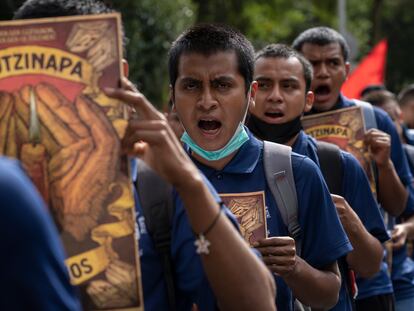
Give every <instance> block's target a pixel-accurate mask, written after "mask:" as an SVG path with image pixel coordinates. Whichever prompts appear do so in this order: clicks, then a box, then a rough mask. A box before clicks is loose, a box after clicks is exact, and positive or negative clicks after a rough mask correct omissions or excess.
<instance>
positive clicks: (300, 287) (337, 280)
mask: <svg viewBox="0 0 414 311" xmlns="http://www.w3.org/2000/svg"><path fill="white" fill-rule="evenodd" d="M296 271H297V272H296V273H292V275H290V276H287V277H284V278H283V279H284V280H285V282H286V284H287V285H288V286H289V288H291V289H292V291H293V295H294V296H295V297H296V298H298V299H299V301H301V302H302V303H303V304H305V305H307V306H310V307H312V308H318V309H330V308H332V307H333V306H335V305H336V303H337V301H338V296H339V290H340V287H341V276H340V274H339V269H338V265H337V264H336V262H335V263H334V264H332V269H329V270H318V269H315V268H313V267H312V266H310V265H309V264H308V263H307V262H306V261H304V260H303V259H301V258H299V257H297V270H296Z"/></svg>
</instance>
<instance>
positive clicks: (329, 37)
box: [292, 27, 349, 61]
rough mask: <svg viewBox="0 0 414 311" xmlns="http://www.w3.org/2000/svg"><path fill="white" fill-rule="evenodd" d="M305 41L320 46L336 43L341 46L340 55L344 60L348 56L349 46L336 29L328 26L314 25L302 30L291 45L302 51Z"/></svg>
mask: <svg viewBox="0 0 414 311" xmlns="http://www.w3.org/2000/svg"><path fill="white" fill-rule="evenodd" d="M305 43H309V44H316V45H320V46H324V45H328V44H331V43H338V44H339V45H340V47H341V51H342V56H343V58H344V60H345V61H348V58H349V46H348V43H347V42H346V40H345V38H344V37H343V36H342V35H341V34H340V33H339V32H337V31H336V30H334V29H332V28H329V27H314V28H309V29H307V30H305V31H304V32H302V33H301V34H300V35H299V36H297V37H296V39H295V40H294V41H293V43H292V46H293V48H294V49H295V50H297V51H299V52H302V47H303V45H304V44H305Z"/></svg>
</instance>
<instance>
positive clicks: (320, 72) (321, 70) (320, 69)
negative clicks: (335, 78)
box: [314, 63, 329, 79]
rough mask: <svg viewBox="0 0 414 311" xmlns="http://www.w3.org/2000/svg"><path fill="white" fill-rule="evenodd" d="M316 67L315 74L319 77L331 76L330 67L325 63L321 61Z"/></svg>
mask: <svg viewBox="0 0 414 311" xmlns="http://www.w3.org/2000/svg"><path fill="white" fill-rule="evenodd" d="M314 69H315V71H316V72H315V76H316V77H317V78H319V79H325V78H328V77H329V71H328V67H327V66H326V64H325V63H320V64H319V65H318V66H317V68H314Z"/></svg>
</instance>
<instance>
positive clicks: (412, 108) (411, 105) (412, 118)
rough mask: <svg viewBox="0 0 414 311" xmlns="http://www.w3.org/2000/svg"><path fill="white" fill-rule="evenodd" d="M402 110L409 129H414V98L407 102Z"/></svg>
mask: <svg viewBox="0 0 414 311" xmlns="http://www.w3.org/2000/svg"><path fill="white" fill-rule="evenodd" d="M401 109H402V115H403V118H404V123H405V124H407V126H408V127H409V128H414V98H411V99H409V100H407V101H406V103H405V104H404V105H403V106H402V107H401Z"/></svg>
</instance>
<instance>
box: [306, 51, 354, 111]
mask: <svg viewBox="0 0 414 311" xmlns="http://www.w3.org/2000/svg"><path fill="white" fill-rule="evenodd" d="M301 52H302V54H303V55H304V56H305V57H306V58H307V59H308V60H309V61H310V63H311V64H312V66H313V70H314V78H313V80H312V85H311V91H312V92H313V93H314V94H315V102H314V104H313V105H314V108H315V109H316V110H318V111H329V110H331V109H332V108H333V107H334V106H335V104H336V103H337V101H338V97H339V93H340V91H341V87H342V84H343V83H344V82H345V80H346V78H347V76H348V73H349V68H350V65H349V63H348V62H346V61H345V59H344V57H343V55H342V50H341V46H340V45H339V43H330V44H326V45H316V44H310V43H305V44H304V45H303V46H302V50H301Z"/></svg>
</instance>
